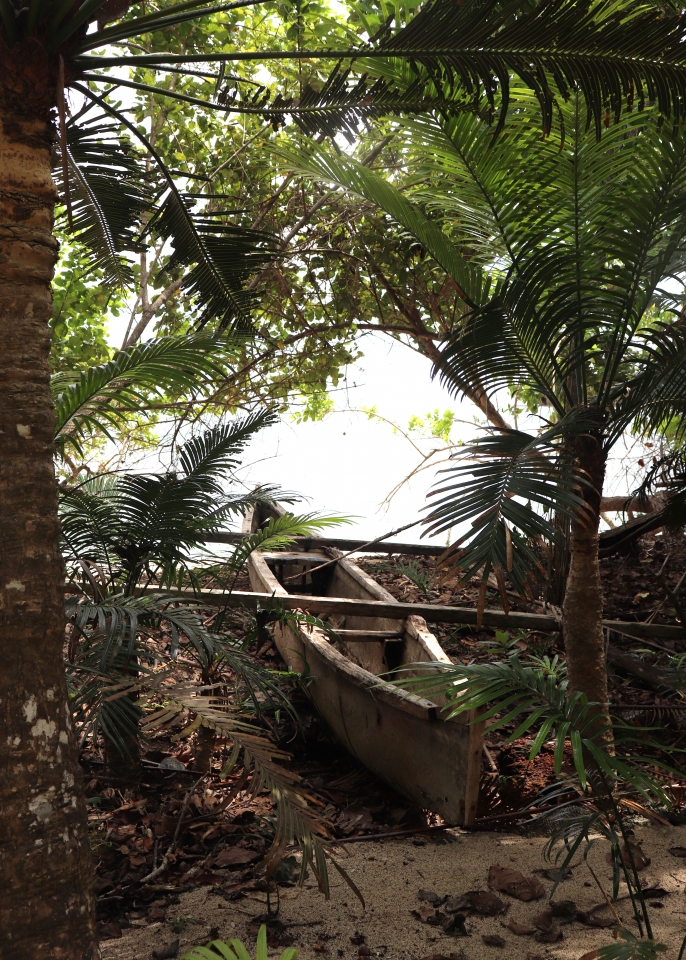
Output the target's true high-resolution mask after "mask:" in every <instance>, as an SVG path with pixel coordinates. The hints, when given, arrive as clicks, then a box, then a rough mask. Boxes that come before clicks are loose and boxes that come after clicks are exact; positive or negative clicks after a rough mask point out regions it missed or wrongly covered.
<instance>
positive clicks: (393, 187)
mask: <svg viewBox="0 0 686 960" xmlns="http://www.w3.org/2000/svg"><path fill="white" fill-rule="evenodd" d="M461 9H462V8H460V10H461ZM461 15H462V14H461V13H460V11H458V12H457V13H456V16H457V17H458V18H459V17H460V16H461ZM465 15H468V14H465ZM420 17H421V15H420ZM503 29H504V28H503ZM538 110H539V106H538V104H534V103H533V102H532V100H531V98H530V96H529V94H527V93H526V92H525V91H521V90H520V91H515V90H514V89H513V90H512V96H511V111H510V114H509V115H508V123H507V132H506V134H505V135H503V136H501V137H499V138H497V139H496V140H495V141H494V138H493V129H492V127H491V126H490V125H489V124H488V123H487V122H485V121H484V119H483V118H482V117H481V116H479V115H478V114H470V113H466V112H465V113H462V114H460V115H458V116H453V117H438V116H437V117H425V118H421V119H416V120H412V121H407V122H406V124H405V125H404V126H405V129H406V131H407V134H406V137H405V146H406V149H407V157H406V158H405V160H404V168H405V169H407V170H408V171H410V174H409V176H407V177H406V178H405V180H404V182H403V181H402V180H400V182H398V181H399V178H398V177H397V176H394V178H393V182H390V181H389V180H384V179H383V178H382V177H381V176H380V175H379V174H378V173H375V172H372V171H369V170H367V169H365V168H364V167H362V166H361V165H360V164H359V163H356V162H355V161H354V160H352V159H350V158H347V157H345V156H343V157H334V156H333V155H332V154H331V153H329V152H327V151H326V149H325V148H324V147H323V146H313V147H308V148H307V149H302V150H300V151H299V152H296V151H290V153H289V154H288V161H287V162H288V165H289V167H290V168H291V169H293V170H297V171H298V172H300V173H302V174H304V175H307V176H309V177H310V178H312V179H315V180H317V181H320V182H327V183H334V184H337V185H339V186H341V187H344V188H345V189H346V190H347V191H348V192H351V193H353V194H354V195H356V196H359V197H363V198H365V199H366V200H369V201H372V202H374V203H376V204H377V205H379V206H380V207H381V208H382V209H383V210H384V211H385V212H386V214H387V215H388V216H389V217H390V218H391V219H392V220H393V221H395V223H396V224H398V225H400V227H401V228H403V229H404V230H405V231H407V232H409V233H410V234H411V236H412V237H413V238H414V239H415V240H416V241H418V242H419V243H421V244H422V246H423V247H424V249H425V250H426V251H427V253H428V254H430V256H431V257H432V258H433V259H434V260H435V262H436V263H437V264H439V265H440V266H441V267H442V268H443V269H444V270H445V271H446V272H447V273H448V275H449V277H450V279H451V281H452V282H453V283H454V284H455V286H456V288H457V289H459V291H460V296H461V298H462V301H463V309H462V312H461V315H459V316H458V317H456V321H455V323H454V325H453V327H452V330H451V331H450V332H449V333H448V335H447V337H446V340H445V343H444V345H443V349H442V351H441V355H440V360H439V361H438V363H437V370H438V372H439V373H440V374H441V377H442V379H443V381H444V383H445V384H446V385H447V386H448V388H449V389H450V390H452V391H453V392H454V393H455V394H458V395H460V394H461V395H467V396H469V397H472V398H473V397H474V396H475V395H477V394H478V393H479V392H480V391H484V392H485V393H486V394H488V395H490V394H493V393H494V392H496V391H497V390H499V389H502V388H507V387H511V386H512V385H516V387H517V389H519V390H522V391H523V392H524V395H525V400H526V399H527V398H528V399H529V400H531V399H532V398H536V404H537V405H538V406H542V407H544V408H547V410H549V411H550V418H549V420H548V421H547V422H546V423H545V424H544V427H543V429H542V431H540V432H538V433H535V434H534V433H526V432H524V431H502V430H501V433H500V435H499V436H487V437H483V438H480V439H478V440H477V441H476V443H474V444H471V445H469V446H468V447H465V448H463V449H462V451H461V452H460V454H459V455H456V463H455V465H454V466H451V467H449V468H448V469H447V471H445V479H444V480H443V482H442V483H441V484H440V485H439V487H438V489H436V490H435V491H434V497H435V500H434V506H433V508H432V510H431V512H430V515H429V518H428V523H429V529H430V530H431V531H432V532H433V533H439V532H443V531H445V530H449V529H451V528H454V527H455V526H457V525H459V524H465V523H468V524H470V526H469V528H468V532H467V533H465V534H464V535H463V536H462V537H461V539H460V540H458V542H457V543H456V544H455V545H454V547H455V553H454V556H455V560H456V562H458V563H459V565H460V567H461V568H462V571H463V575H464V576H465V578H468V577H470V576H472V575H474V574H475V573H477V572H478V571H479V570H481V571H482V576H483V578H484V580H485V578H486V576H487V574H488V571H489V570H490V569H491V568H495V569H496V570H498V569H500V570H501V571H506V572H508V573H509V574H510V576H511V578H512V580H513V582H514V583H515V584H516V585H517V586H518V587H519V588H522V587H523V585H524V583H525V582H526V579H527V576H529V575H530V573H531V571H532V570H533V569H535V567H536V565H537V563H538V555H537V550H536V549H534V547H535V545H536V544H537V543H539V544H540V541H541V539H543V540H544V541H547V542H548V543H553V544H554V543H557V542H558V541H559V529H558V527H557V526H556V524H555V522H554V517H555V516H557V517H566V518H569V519H572V518H575V517H577V516H579V513H580V511H583V502H582V501H584V500H585V493H584V489H583V488H584V485H587V483H588V480H587V477H586V474H584V472H583V471H584V470H587V466H586V465H583V467H582V465H581V463H580V459H579V458H580V455H581V454H580V451H581V450H582V449H584V446H585V445H587V442H588V440H589V439H590V438H592V440H593V442H595V443H597V444H598V446H599V449H600V451H601V457H602V458H605V457H607V454H608V452H609V450H610V448H611V447H612V445H613V444H614V443H615V442H616V440H617V439H618V437H620V436H621V435H622V433H623V432H624V431H625V430H626V429H629V428H633V429H634V430H636V431H639V432H641V431H646V432H647V431H655V430H660V429H664V428H665V425H666V424H669V428H670V429H671V430H672V431H674V427H675V423H676V422H677V421H678V422H680V423H681V424H683V423H685V422H686V420H685V419H684V413H685V411H684V409H683V396H684V390H683V378H684V371H685V370H686V340H685V339H684V328H683V324H682V323H681V322H680V321H679V322H670V323H666V322H665V321H664V320H662V319H660V317H661V311H664V310H665V309H666V308H667V307H668V306H670V303H671V309H672V310H673V311H674V313H676V314H678V315H679V316H680V313H679V311H680V310H681V305H680V304H681V301H680V298H679V297H676V296H675V297H673V298H672V299H671V301H670V298H669V296H668V295H667V294H665V293H664V292H663V291H662V290H661V286H660V285H661V283H662V281H663V280H665V279H666V278H667V277H670V276H674V275H679V274H680V273H681V272H683V271H684V269H686V232H685V230H684V223H686V219H685V218H684V213H685V212H686V207H685V206H684V204H685V202H686V192H685V191H684V184H685V183H686V137H684V136H683V135H682V133H681V132H679V133H677V134H675V135H674V136H671V135H669V134H668V133H667V132H666V131H665V130H664V129H662V127H661V124H660V117H659V115H658V114H657V113H656V112H654V111H652V110H650V111H649V110H646V111H644V112H643V113H634V114H633V115H632V114H629V115H625V116H623V117H621V118H620V119H619V120H618V121H617V122H616V123H615V124H614V125H610V126H609V128H608V129H607V130H606V131H605V132H604V133H603V136H602V137H601V138H600V139H597V138H596V135H595V132H594V131H593V130H592V129H590V130H589V129H588V127H587V124H586V116H585V111H584V108H583V102H582V99H581V98H580V97H579V96H578V95H576V96H572V97H570V100H569V102H568V103H567V104H560V107H559V116H560V118H561V120H562V121H563V123H564V135H562V133H558V132H555V133H554V134H551V135H550V136H549V137H548V139H547V140H546V141H544V142H541V140H540V133H539V128H538ZM601 183H602V184H603V188H602V189H600V187H599V184H601ZM628 198H630V200H629V199H628ZM658 308H659V309H658ZM656 311H657V312H656ZM603 462H604V461H603Z"/></svg>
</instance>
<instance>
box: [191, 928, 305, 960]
mask: <svg viewBox="0 0 686 960" xmlns="http://www.w3.org/2000/svg"><path fill="white" fill-rule="evenodd" d="M268 956H269V954H268V951H267V928H266V927H265V925H264V924H262V926H261V927H260V929H259V931H258V933H257V943H256V945H255V960H268ZM217 957H222V958H223V960H252V957H251V956H250V953H249V952H248V950H247V949H246V947H245V946H244V945H243V943H242V942H241V941H240V940H236V939H233V940H229V941H228V942H225V941H223V940H213V941H212V942H211V943H208V944H207V946H206V947H194V948H193V949H192V950H191V951H190V952H189V953H184V954H183V956H182V957H181V960H216V958H217ZM297 957H298V951H297V949H296V948H295V947H286V949H285V950H284V951H283V953H282V954H281V955H280V956H279V960H297Z"/></svg>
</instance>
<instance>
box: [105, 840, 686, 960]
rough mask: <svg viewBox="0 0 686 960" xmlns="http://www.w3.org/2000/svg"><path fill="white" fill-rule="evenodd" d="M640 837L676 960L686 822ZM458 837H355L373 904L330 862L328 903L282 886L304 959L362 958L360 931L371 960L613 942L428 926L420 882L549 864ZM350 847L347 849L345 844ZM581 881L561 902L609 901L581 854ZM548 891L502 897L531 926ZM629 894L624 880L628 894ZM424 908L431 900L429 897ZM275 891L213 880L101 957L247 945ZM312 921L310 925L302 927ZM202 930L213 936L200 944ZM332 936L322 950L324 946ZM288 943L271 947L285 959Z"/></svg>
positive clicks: (539, 854) (470, 959) (670, 957)
mask: <svg viewBox="0 0 686 960" xmlns="http://www.w3.org/2000/svg"><path fill="white" fill-rule="evenodd" d="M635 834H636V836H637V838H638V839H639V841H640V842H641V843H642V846H643V850H644V852H645V853H646V854H647V856H649V857H650V859H651V863H650V865H649V866H648V867H647V868H646V869H645V870H643V871H642V874H641V876H642V877H643V878H645V880H646V881H647V884H648V885H649V886H651V887H657V886H660V887H663V888H664V889H665V890H667V891H668V892H669V896H666V897H664V898H663V899H662V902H663V904H664V906H663V907H662V908H661V909H659V908H652V909H651V918H652V922H653V930H654V936H655V938H656V939H657V940H658V941H660V942H662V943H664V944H666V945H667V947H668V948H669V950H668V953H666V954H663V956H664V957H665V960H676V957H677V954H678V951H679V946H680V944H681V940H682V938H683V936H684V932H685V931H686V896H685V893H686V860H680V859H677V858H676V857H674V856H673V855H672V854H670V853H669V847H677V846H686V827H656V826H643V827H637V828H636V830H635ZM450 839H451V842H445V841H444V842H440V841H438V842H435V841H434V839H427V840H426V842H425V843H424V844H423V845H421V842H420V845H417V843H416V842H415V841H414V840H413V839H412V838H410V839H406V838H403V839H395V840H385V841H375V842H365V843H354V844H347V845H346V847H345V849H344V850H343V852H342V853H341V856H340V862H341V864H342V865H343V866H344V868H345V870H346V871H347V872H348V873H349V874H350V876H351V878H352V879H353V880H354V882H355V883H356V885H357V886H358V887H359V889H360V891H361V893H362V894H363V896H364V898H365V901H366V909H363V908H362V905H361V904H360V902H359V901H358V900H357V898H356V897H355V895H354V894H353V893H352V891H351V890H350V888H349V887H348V886H347V885H346V884H345V883H344V882H343V880H342V878H341V877H340V876H339V875H338V874H337V873H336V871H335V870H334V869H331V871H330V874H331V899H330V900H329V901H328V902H327V901H325V900H324V898H323V897H322V895H321V894H320V893H319V892H318V890H317V888H316V885H315V884H314V883H313V882H312V880H311V879H310V880H307V881H306V883H305V887H304V888H303V889H297V888H296V889H293V888H291V889H285V890H283V891H282V894H281V911H280V919H281V920H282V921H283V922H284V923H298V924H304V925H303V926H294V927H292V928H290V929H289V933H291V934H292V935H293V936H294V938H295V943H294V946H296V947H298V948H299V951H300V953H299V960H327V958H329V960H338V958H345V960H356V958H357V956H358V950H359V947H358V946H356V945H354V944H353V943H352V942H351V937H355V936H356V935H357V934H363V935H364V936H365V938H366V944H367V945H368V947H369V948H370V950H371V953H372V956H374V955H378V956H385V957H386V958H388V960H421V958H423V957H426V956H428V955H431V954H444V955H447V954H449V953H451V952H453V953H457V954H459V952H460V950H463V951H464V956H465V960H497V958H498V957H502V958H503V960H505V958H507V960H526V957H527V954H533V955H538V956H541V957H546V958H550V960H577V958H578V957H580V956H581V955H582V954H584V953H585V952H587V951H590V950H593V949H596V948H597V947H600V946H602V945H603V944H605V943H609V942H611V933H610V931H608V930H599V929H594V928H589V927H585V926H582V925H581V924H580V923H578V922H574V923H572V924H569V925H566V926H563V927H562V931H563V934H564V940H562V941H559V942H558V943H555V944H543V943H538V942H536V941H535V940H534V939H533V937H530V936H524V937H518V936H515V935H514V934H513V933H511V932H510V931H509V930H506V929H504V927H503V926H502V924H501V922H500V918H498V917H481V916H476V915H472V916H470V917H469V918H468V919H467V930H468V931H469V934H470V936H468V937H466V938H465V937H460V938H456V937H453V936H449V935H446V934H444V933H443V931H442V930H441V929H440V928H436V927H432V926H429V925H427V924H425V923H422V922H421V921H419V920H418V919H416V918H415V917H414V916H412V910H415V909H416V908H417V907H419V906H420V905H421V902H420V901H419V900H418V897H417V892H418V890H419V889H420V888H423V889H425V890H432V891H434V892H436V893H437V894H439V896H443V895H444V894H448V895H450V896H456V895H458V894H460V893H464V892H465V891H467V890H474V889H483V890H487V889H488V885H487V877H488V868H489V866H490V865H491V864H494V863H499V864H500V865H501V866H503V867H512V868H514V869H517V870H521V871H522V872H523V873H524V874H530V873H531V872H532V871H533V870H534V869H536V868H540V867H549V866H550V864H548V863H546V861H545V860H544V858H543V847H544V845H545V840H544V839H542V838H540V837H526V836H519V835H515V834H502V833H498V834H494V833H476V834H467V833H463V832H457V831H455V832H454V834H453V835H451V838H450ZM339 849H343V848H339ZM606 851H607V848H606V847H603V846H602V845H601V843H598V844H596V846H595V848H594V849H593V851H592V852H591V855H590V857H589V860H590V862H591V864H592V866H593V869H594V871H595V872H596V874H597V876H598V877H599V879H600V880H601V882H602V883H603V886H604V887H605V889H606V890H607V891H608V892H610V891H611V868H610V866H609V865H608V864H607V863H606V861H605V853H606ZM575 862H576V863H577V866H576V867H575V869H574V872H573V877H572V878H571V879H568V880H565V881H564V882H563V883H561V884H560V886H559V887H558V889H557V891H556V893H555V898H554V899H556V900H574V901H575V902H576V904H577V907H578V908H579V909H582V910H587V909H588V908H589V907H591V906H594V905H596V904H597V903H599V902H600V901H601V900H602V896H601V893H600V891H599V890H598V888H597V886H596V885H595V883H594V882H593V878H592V876H591V874H590V872H589V870H588V868H587V867H586V866H585V864H584V863H583V861H582V860H581V858H579V857H577V859H576V861H575ZM538 876H539V879H541V880H542V882H543V885H544V886H545V888H546V897H544V898H542V899H541V900H538V901H534V902H531V903H522V902H520V901H518V900H515V899H514V898H513V897H510V896H508V895H507V894H505V893H499V894H498V896H500V897H501V898H502V899H503V900H505V901H506V902H507V903H508V904H509V910H508V912H507V914H506V915H505V920H506V921H507V920H508V919H509V918H513V919H514V920H516V921H518V922H520V923H523V922H526V921H530V920H531V919H532V918H533V917H534V916H535V915H536V914H538V913H540V912H541V909H542V908H543V906H544V905H545V903H546V902H547V898H548V897H549V895H550V891H551V889H552V882H551V881H548V880H546V879H545V878H544V877H540V875H538ZM623 892H624V893H625V892H626V889H625V887H623V886H622V888H620V896H621V894H622V893H623ZM425 905H426V904H425ZM265 909H266V897H265V895H264V894H260V893H249V894H248V896H247V897H245V898H243V899H242V900H238V901H235V902H227V901H226V900H224V899H223V898H222V897H221V896H218V895H217V893H216V892H213V890H212V888H211V887H200V888H198V889H197V890H193V891H190V892H188V893H184V894H182V895H181V897H180V903H178V904H175V905H174V906H171V907H170V908H169V909H168V911H167V917H168V919H167V921H165V922H164V923H154V924H150V925H147V924H145V925H143V924H144V923H145V922H144V921H138V923H139V924H141V925H140V926H138V925H136V926H132V927H130V928H128V929H127V930H125V931H124V936H123V937H122V938H121V939H120V940H109V941H106V942H105V943H103V944H102V955H103V960H150V957H151V954H152V951H153V950H160V949H161V948H162V947H165V946H167V945H168V944H169V943H171V941H173V940H175V939H176V937H177V936H178V937H179V939H180V941H181V945H180V950H179V955H181V953H183V952H184V950H188V949H190V945H191V944H193V943H198V942H206V941H207V938H208V936H209V931H210V928H211V927H215V926H216V927H218V928H219V934H220V937H221V938H223V939H227V940H228V939H230V938H231V937H238V938H239V939H241V940H243V941H244V942H245V943H246V945H248V948H249V949H251V950H253V948H254V940H255V937H254V935H252V936H251V935H249V934H248V933H247V927H248V924H249V923H250V920H251V918H252V917H254V916H256V915H257V914H260V913H262V912H264V911H265ZM617 911H618V913H619V916H620V918H621V919H622V921H623V923H624V924H625V925H626V926H627V927H628V929H630V930H631V931H632V932H633V933H635V934H637V933H638V929H637V926H636V923H635V921H634V920H633V916H632V912H631V908H630V905H629V904H628V901H621V902H619V903H617ZM172 916H181V917H184V918H191V919H194V920H196V921H197V922H198V925H191V924H189V925H188V926H186V928H185V930H184V932H183V933H181V934H180V935H179V934H175V933H174V932H173V929H172V927H171V923H170V922H169V921H170V920H171V918H172ZM305 924H306V925H305ZM482 934H499V935H500V936H502V937H503V939H504V940H505V941H506V944H505V947H504V948H497V947H489V946H486V945H485V944H484V942H483V940H482ZM203 936H204V937H205V939H204V940H203V939H202V938H203ZM321 943H323V944H324V946H325V950H324V952H321V950H320V951H318V952H317V951H315V950H314V947H315V945H317V944H321ZM279 953H280V950H273V951H270V956H274V957H278V956H279Z"/></svg>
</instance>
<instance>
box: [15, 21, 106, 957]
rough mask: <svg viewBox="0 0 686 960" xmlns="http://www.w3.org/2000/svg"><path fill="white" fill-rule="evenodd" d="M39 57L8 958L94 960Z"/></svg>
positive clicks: (19, 145)
mask: <svg viewBox="0 0 686 960" xmlns="http://www.w3.org/2000/svg"><path fill="white" fill-rule="evenodd" d="M41 57H43V54H42V51H40V49H39V48H37V45H36V46H34V45H32V44H29V43H27V44H21V45H18V46H17V47H15V48H14V50H13V51H12V53H11V54H10V53H9V51H7V49H6V48H4V47H3V45H2V40H1V39H0V330H1V334H2V339H1V344H2V349H1V350H0V643H1V644H2V652H1V654H0V808H1V809H2V816H1V817H0V890H1V891H2V893H1V895H0V931H1V932H0V943H1V944H2V946H1V947H0V955H1V956H3V957H4V956H7V957H8V958H9V957H10V956H11V957H12V960H28V958H33V957H50V958H52V960H64V958H69V960H72V958H73V960H84V958H87V957H91V956H94V955H95V952H94V951H97V947H95V946H94V921H93V902H92V895H91V890H90V887H91V864H90V851H89V843H88V832H87V824H86V814H85V805H84V802H83V799H82V795H81V786H80V771H79V767H78V763H77V755H76V745H75V738H74V731H73V728H72V721H71V714H70V710H69V705H68V699H67V689H66V683H65V676H64V668H63V662H62V648H63V644H64V627H65V622H64V604H63V595H62V589H61V586H62V582H63V570H62V563H61V559H60V554H59V549H58V520H57V487H56V482H55V475H54V468H53V459H52V455H53V435H54V413H53V405H52V399H51V394H50V384H49V369H48V354H49V346H50V336H49V329H48V321H49V318H50V314H51V310H52V301H51V294H50V281H51V278H52V274H53V267H54V263H55V257H56V252H57V244H56V241H55V239H54V238H53V236H52V225H53V209H54V204H55V188H54V186H53V183H52V179H51V173H50V141H51V130H50V123H49V114H48V109H49V106H50V103H51V102H54V99H53V100H51V99H50V89H51V87H52V90H53V92H54V82H53V81H52V80H51V77H50V71H49V70H48V66H47V64H45V63H44V62H43V61H42V60H41ZM5 951H6V952H5Z"/></svg>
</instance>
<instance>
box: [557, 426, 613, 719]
mask: <svg viewBox="0 0 686 960" xmlns="http://www.w3.org/2000/svg"><path fill="white" fill-rule="evenodd" d="M581 443H582V444H583V447H582V450H581V457H580V460H581V466H582V468H583V469H584V470H585V472H586V475H587V477H588V479H589V480H590V481H591V484H592V487H591V488H586V489H585V490H584V492H583V495H584V499H585V501H586V504H587V507H588V512H587V514H586V515H585V516H583V517H580V518H579V519H577V520H575V521H574V522H573V523H572V529H571V536H570V548H571V550H570V564H569V576H568V577H567V588H566V591H565V599H564V605H563V608H562V622H563V632H564V641H565V651H566V654H567V672H568V677H569V691H570V693H574V692H577V691H579V692H582V693H585V694H586V695H587V696H588V699H589V700H592V701H594V702H596V703H601V704H603V705H604V712H606V711H607V700H608V697H607V664H606V657H605V639H604V637H603V588H602V583H601V580H600V565H599V561H598V525H599V522H600V497H601V494H602V489H603V480H604V475H605V456H604V453H603V450H602V446H601V442H600V440H596V439H594V438H592V437H589V438H584V440H582V441H581Z"/></svg>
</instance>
